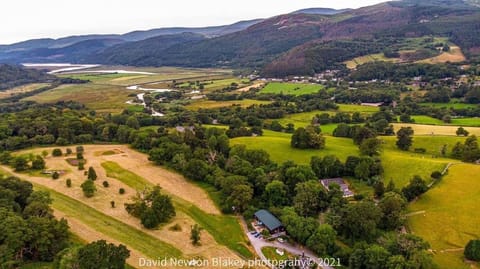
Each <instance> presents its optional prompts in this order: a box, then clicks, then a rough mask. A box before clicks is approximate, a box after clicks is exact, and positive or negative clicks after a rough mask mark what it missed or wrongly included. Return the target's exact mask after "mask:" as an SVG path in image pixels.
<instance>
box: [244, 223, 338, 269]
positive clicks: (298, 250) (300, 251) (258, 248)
mask: <svg viewBox="0 0 480 269" xmlns="http://www.w3.org/2000/svg"><path fill="white" fill-rule="evenodd" d="M240 219H241V221H240V223H241V225H242V228H243V230H244V232H245V233H246V234H247V237H248V239H249V240H250V242H251V243H252V246H253V248H254V249H255V252H256V253H257V255H258V256H259V257H260V259H261V260H262V261H264V262H265V263H266V264H269V267H270V268H274V266H273V265H272V264H271V263H269V262H268V259H267V257H265V255H263V253H262V248H264V247H274V248H280V249H284V250H286V251H287V252H290V253H292V254H294V255H299V256H305V257H308V258H310V259H312V260H314V261H315V262H316V263H317V264H320V259H319V258H318V257H317V256H316V255H315V254H314V253H313V252H311V251H310V250H308V249H305V248H304V247H302V246H294V245H292V244H289V243H287V242H284V243H280V242H278V241H277V240H275V241H267V240H265V239H259V238H256V237H255V236H254V235H252V234H251V233H250V231H248V229H247V224H246V223H245V220H244V219H243V218H240ZM321 268H323V269H333V267H331V266H325V265H323V266H321Z"/></svg>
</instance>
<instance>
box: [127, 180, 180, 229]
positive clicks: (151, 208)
mask: <svg viewBox="0 0 480 269" xmlns="http://www.w3.org/2000/svg"><path fill="white" fill-rule="evenodd" d="M160 190H161V188H160V186H155V187H153V189H151V190H146V191H144V193H143V194H140V193H137V196H136V197H134V198H132V199H133V203H126V204H125V209H126V210H127V212H128V213H129V214H130V215H132V216H134V217H137V218H140V221H141V223H142V225H143V226H144V227H145V228H147V229H153V228H156V227H157V226H158V225H159V224H160V223H165V222H168V221H169V220H170V219H172V218H173V217H174V216H175V215H176V213H175V208H174V207H173V204H172V199H171V198H170V196H168V195H163V194H161V192H160Z"/></svg>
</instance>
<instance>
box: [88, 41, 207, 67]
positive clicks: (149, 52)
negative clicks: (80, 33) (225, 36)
mask: <svg viewBox="0 0 480 269" xmlns="http://www.w3.org/2000/svg"><path fill="white" fill-rule="evenodd" d="M205 39H206V37H205V36H203V35H201V34H194V33H181V34H172V35H160V36H157V37H152V38H148V39H145V40H141V41H136V42H127V43H122V44H119V45H115V46H112V47H109V48H106V49H105V50H103V51H99V52H98V53H96V54H93V55H90V56H88V58H87V59H86V60H85V62H100V63H109V64H118V65H141V66H152V65H156V62H155V59H157V58H159V57H161V56H162V54H163V53H164V51H165V50H166V49H168V48H170V47H172V46H175V45H179V44H184V43H185V44H187V43H191V42H196V41H202V40H205Z"/></svg>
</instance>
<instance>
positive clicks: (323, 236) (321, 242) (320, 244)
mask: <svg viewBox="0 0 480 269" xmlns="http://www.w3.org/2000/svg"><path fill="white" fill-rule="evenodd" d="M336 237H337V232H335V230H334V229H333V228H332V226H330V225H328V224H321V225H320V226H318V228H317V229H316V230H315V232H314V233H313V234H312V235H311V236H310V237H309V238H308V240H307V247H308V248H309V249H311V250H313V251H314V252H315V253H316V254H317V255H319V256H325V255H332V254H333V253H335V251H336V250H337V244H336V242H335V240H336Z"/></svg>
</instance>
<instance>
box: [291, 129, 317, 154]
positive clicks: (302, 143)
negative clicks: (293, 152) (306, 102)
mask: <svg viewBox="0 0 480 269" xmlns="http://www.w3.org/2000/svg"><path fill="white" fill-rule="evenodd" d="M290 145H291V146H292V147H293V148H299V149H308V148H312V149H323V148H325V137H323V136H322V134H320V133H316V132H315V130H314V128H312V127H307V128H306V129H305V128H303V127H300V128H298V129H297V130H295V132H294V133H293V135H292V139H291V142H290Z"/></svg>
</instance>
